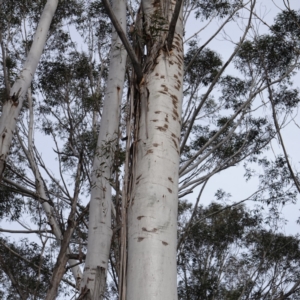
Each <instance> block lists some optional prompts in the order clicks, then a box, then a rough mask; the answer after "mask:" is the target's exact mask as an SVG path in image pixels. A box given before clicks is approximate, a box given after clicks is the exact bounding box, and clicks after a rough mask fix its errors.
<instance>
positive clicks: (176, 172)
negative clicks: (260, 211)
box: [0, 0, 299, 299]
mask: <svg viewBox="0 0 300 300" xmlns="http://www.w3.org/2000/svg"><path fill="white" fill-rule="evenodd" d="M18 3H19V2H18ZM20 3H21V4H22V3H23V2H22V1H20ZM26 3H27V2H26ZM6 4H7V3H6ZM41 4H42V3H39V4H38V5H37V4H35V3H27V4H26V5H28V7H29V8H32V11H35V9H37V11H40V6H39V5H41ZM125 4H126V3H125V1H123V0H114V1H112V6H111V5H110V4H109V3H108V1H103V2H100V1H94V0H90V1H85V2H84V3H82V2H81V1H75V0H74V1H71V2H68V3H66V1H61V2H59V4H58V8H57V12H56V14H55V15H54V19H53V22H54V23H53V26H52V27H50V31H49V35H48V42H47V44H46V47H45V55H44V56H43V57H42V59H41V62H40V66H39V68H38V70H37V74H36V76H35V78H34V81H33V84H31V89H29V90H28V91H27V90H26V94H27V97H26V98H25V102H24V106H23V108H22V110H21V113H20V116H19V123H18V130H17V132H16V134H15V135H14V137H13V143H12V145H11V151H10V156H9V157H8V159H7V167H6V170H5V173H4V175H3V179H2V183H1V186H0V189H1V195H0V197H2V199H3V201H1V202H0V204H1V205H2V207H3V208H5V210H4V211H3V215H1V217H2V218H7V219H9V220H12V221H13V220H16V221H17V222H19V224H21V225H22V226H23V227H24V230H21V231H19V232H22V233H23V234H25V232H27V233H31V234H33V233H37V234H38V238H39V242H40V243H41V244H42V245H44V247H45V250H41V249H39V250H38V249H37V248H36V249H37V250H36V251H37V252H40V256H39V257H40V261H39V262H40V264H41V265H42V264H43V263H44V261H45V260H44V257H45V256H44V255H46V254H45V253H51V255H50V257H51V262H50V263H49V264H48V265H47V264H45V265H44V269H43V268H41V267H40V269H39V270H40V272H41V270H42V269H43V270H45V272H46V269H48V271H47V276H45V280H46V281H47V282H48V283H49V289H48V291H45V290H42V291H41V292H40V294H38V292H36V296H33V297H36V298H39V297H40V298H41V297H46V299H55V297H56V296H57V295H58V293H59V292H60V291H62V289H63V288H62V287H65V286H66V285H69V286H70V287H71V288H74V290H71V293H75V292H76V286H77V289H78V286H79V280H77V279H80V278H78V276H77V275H75V277H76V278H75V280H77V282H76V284H74V283H72V282H71V281H72V279H71V278H69V277H68V276H69V274H68V272H69V270H70V267H71V268H72V267H76V268H77V270H79V268H78V266H79V265H81V264H83V263H85V266H84V276H83V280H82V282H81V288H80V289H79V291H77V292H76V293H78V294H77V296H78V298H79V299H99V298H100V299H103V298H109V297H112V296H111V295H112V294H111V295H110V296H109V295H108V294H107V293H108V292H109V291H111V292H116V294H118V295H119V298H120V299H158V298H161V299H177V287H176V286H177V280H176V274H177V272H176V257H177V256H178V257H180V255H181V254H182V252H181V249H182V247H183V246H184V245H185V244H184V243H185V241H186V240H187V239H188V238H189V234H190V232H191V230H192V229H193V226H192V225H193V224H194V222H195V220H197V219H199V218H200V216H199V214H198V208H197V205H198V203H199V201H200V199H201V195H202V193H203V190H204V189H205V187H206V184H207V182H208V180H209V179H210V178H212V177H213V176H214V175H215V174H218V173H220V172H222V171H223V170H226V169H228V168H231V167H235V166H236V165H238V164H241V163H243V164H244V165H245V167H246V176H247V178H250V177H251V175H252V173H253V171H252V170H251V168H253V167H252V166H253V165H254V166H257V165H261V166H262V167H263V170H264V174H263V175H262V176H261V177H260V183H259V186H258V189H257V191H255V192H254V194H253V195H251V196H250V197H249V198H248V199H252V200H265V202H266V203H267V204H268V203H270V204H273V205H272V209H273V211H274V212H276V205H275V204H276V203H284V202H287V201H296V198H297V191H296V190H295V188H296V187H295V185H294V184H293V182H294V181H293V178H292V177H290V173H289V168H288V160H287V159H286V157H284V158H278V159H277V160H276V161H275V162H274V163H272V162H269V161H268V160H267V159H264V158H263V155H264V153H265V151H267V150H268V145H269V143H270V141H272V140H273V139H274V138H276V136H277V134H278V131H279V130H278V127H279V129H281V127H283V126H285V124H286V123H285V122H288V121H289V120H290V119H291V117H292V114H293V112H294V111H295V109H296V108H297V105H298V102H299V95H298V91H297V90H296V89H293V88H292V87H291V80H292V75H293V72H295V71H296V70H297V68H298V66H299V65H298V56H299V47H298V40H297V38H296V37H295V36H293V35H292V32H293V31H294V30H296V26H294V23H293V20H294V19H295V18H294V17H295V16H296V17H297V18H298V15H299V14H298V13H297V12H294V11H293V12H292V13H293V14H295V16H294V15H293V18H291V17H290V16H291V11H285V12H283V13H282V14H280V15H279V16H278V17H277V19H275V24H274V26H273V27H271V26H270V28H269V29H270V30H269V31H268V33H265V34H264V35H259V32H257V31H256V30H255V27H254V24H253V22H252V20H253V16H256V18H257V19H258V17H259V16H258V15H257V11H256V10H255V7H256V6H255V5H256V1H254V0H252V1H248V2H247V1H246V2H242V1H237V0H230V1H229V0H228V1H213V2H212V1H210V2H208V1H186V2H182V1H149V0H143V1H141V3H129V2H128V3H127V5H125ZM2 5H3V3H2ZM35 5H37V6H38V8H37V7H36V6H35ZM16 7H17V6H16ZM26 7H27V6H26ZM10 8H11V11H12V12H14V13H15V14H16V15H17V16H18V14H20V15H21V16H23V15H22V13H23V14H24V13H25V15H26V13H27V12H26V11H23V10H22V9H20V11H17V9H15V10H14V9H13V7H10ZM30 11H31V10H30ZM29 15H30V14H29ZM30 16H31V18H33V20H34V22H33V24H32V23H31V20H32V19H31V18H27V19H26V20H27V21H26V22H25V23H23V25H24V27H23V28H25V29H26V30H27V29H28V28H32V27H34V24H36V14H34V13H32V14H31V15H30ZM190 16H194V17H195V18H196V20H199V23H201V24H205V25H204V28H202V29H201V30H204V29H205V28H206V25H207V24H210V23H212V22H214V21H217V22H218V27H217V29H215V31H214V32H213V33H212V34H211V37H210V38H208V39H207V41H204V42H203V43H201V44H200V42H199V35H200V34H201V33H197V32H196V34H195V35H193V36H192V37H190V38H188V37H186V36H184V31H185V26H186V25H187V21H188V19H189V17H190ZM240 16H243V17H242V18H240ZM245 16H246V18H245ZM257 16H258V17H257ZM55 18H56V19H55ZM9 20H10V22H12V20H13V19H9ZM244 20H246V21H244ZM8 23H9V22H8ZM206 23H207V24H206ZM9 24H11V23H9ZM230 24H238V25H239V27H240V28H241V32H240V35H241V36H240V37H239V38H237V39H236V41H235V42H234V47H233V49H232V53H231V54H230V55H229V57H228V58H227V60H225V61H223V59H224V57H222V56H221V55H220V54H219V53H217V52H216V51H214V50H212V49H210V48H209V47H208V45H209V44H210V42H212V41H213V40H214V39H215V38H216V37H217V36H220V33H221V32H222V30H226V28H227V26H228V25H230ZM283 24H284V25H285V26H286V27H287V28H289V30H290V32H291V34H290V35H283V34H282V33H281V32H279V29H278V28H284V26H283ZM292 25H293V26H294V27H293V26H292ZM3 28H4V27H3ZM11 28H13V26H12V25H11V27H9V28H8V29H7V28H6V29H5V28H4V29H3V30H2V31H1V33H2V37H3V38H2V41H3V42H2V43H1V46H2V49H6V50H5V52H4V53H9V54H10V57H12V59H5V55H3V54H2V63H3V72H2V74H1V75H0V76H1V80H2V82H1V89H2V91H3V93H2V94H1V95H5V87H6V86H8V84H7V83H6V82H7V78H8V79H9V81H14V79H15V78H14V77H16V75H15V74H17V73H18V72H17V70H18V67H19V66H20V65H21V60H22V58H23V57H25V55H26V47H28V46H29V45H30V44H31V41H30V40H27V39H24V43H23V44H19V43H18V42H17V41H16V40H15V39H12V38H11V37H10V35H9V34H11ZM276 28H277V29H276ZM25 29H24V30H25ZM22 30H23V29H22ZM22 30H21V27H20V25H19V23H18V24H17V25H16V28H15V31H16V32H17V33H18V34H19V35H20V36H22V34H25V36H26V32H23V31H22ZM201 30H200V32H201ZM276 30H277V31H276ZM27 36H30V34H29V35H28V34H27ZM74 36H75V37H76V38H74ZM76 39H77V40H76ZM78 42H82V44H80V45H79V47H81V49H80V50H79V48H78V45H76V44H77V43H78ZM183 43H185V45H186V51H185V52H184V51H183ZM24 46H25V48H24ZM5 47H6V48H5ZM127 55H128V57H127ZM15 62H17V63H15ZM5 63H6V65H5ZM229 65H231V66H234V67H235V69H236V70H237V72H238V73H237V74H238V75H235V76H233V75H231V74H230V73H229V71H228V66H229ZM225 72H226V73H225ZM124 78H125V84H124V83H123V81H124ZM28 88H29V86H28ZM270 91H271V94H272V96H271V100H270V101H269V100H266V99H264V97H263V96H264V92H268V93H269V94H270ZM2 98H3V99H4V100H5V99H6V98H5V97H3V96H2ZM268 101H269V102H268ZM4 102H5V101H4ZM267 107H270V108H271V107H273V111H272V115H276V116H277V117H278V118H279V119H280V120H283V121H284V122H281V123H280V122H279V124H278V126H277V127H274V125H273V122H271V121H270V118H268V116H267V114H266V113H265V112H263V113H261V111H262V110H263V109H265V110H267ZM2 116H4V114H2ZM14 122H15V121H14ZM44 141H45V142H44ZM45 145H46V146H45ZM52 150H53V151H52ZM43 153H44V154H43ZM50 157H55V158H56V162H54V160H51V159H50ZM53 170H54V172H52V171H53ZM296 176H297V173H296V172H295V174H294V177H296ZM282 179H284V180H282ZM198 189H200V193H199V195H198V197H197V199H196V204H195V207H194V211H193V212H192V213H191V215H190V219H189V220H188V222H187V223H185V224H184V226H183V227H180V228H179V229H180V230H179V231H177V206H178V198H185V197H186V196H187V195H189V194H191V193H193V192H194V191H196V190H198ZM224 195H225V194H224V193H223V192H222V191H218V197H219V198H222V197H223V196H224ZM87 199H90V202H88V200H87ZM12 200H13V201H15V203H16V205H15V206H12V205H11V202H12ZM42 207H44V209H45V210H46V213H47V212H48V217H49V210H48V209H47V207H48V208H50V211H51V216H50V218H47V215H46V216H45V214H44V212H43V210H42ZM26 213H28V214H30V215H31V225H32V226H35V227H36V226H37V227H38V229H31V228H29V226H28V225H26V224H25V223H24V221H23V219H22V216H25V215H26ZM48 223H50V224H52V227H53V226H54V228H51V227H49V226H48ZM2 231H3V232H5V231H6V232H7V233H10V234H11V233H14V232H15V233H17V232H18V230H17V231H14V230H4V229H3V230H2ZM59 232H60V233H61V234H59ZM53 234H54V235H55V236H56V238H58V240H60V241H61V242H60V243H57V239H55V240H54V242H52V239H53ZM57 235H60V236H59V237H58V236H57ZM177 238H178V241H177ZM1 245H2V246H1V247H6V248H5V249H7V250H8V251H9V253H10V255H12V256H13V255H14V256H18V255H19V258H20V257H22V256H24V255H23V252H22V248H21V247H18V245H14V244H12V243H11V242H10V241H8V240H3V241H2V243H1ZM3 249H4V248H3ZM46 249H47V250H46ZM24 258H25V257H24ZM68 259H72V260H73V262H71V264H69V266H68V267H66V263H67V261H68ZM74 259H76V261H74ZM27 260H28V261H29V262H28V263H30V260H31V258H28V259H27ZM23 266H25V265H23ZM31 266H38V262H37V263H36V264H34V265H33V264H31ZM3 270H4V269H3ZM5 271H6V272H5ZM107 272H109V273H110V275H109V276H108V278H110V280H109V284H108V286H107V290H106V291H105V280H106V278H107ZM10 273H11V272H10V269H8V268H7V269H5V270H4V273H3V274H4V275H3V276H6V278H8V280H9V281H10V282H11V285H10V287H9V288H10V289H11V290H14V291H16V293H19V294H22V288H23V285H20V284H18V282H17V284H16V283H15V281H16V279H15V278H14V277H11V276H10ZM77 274H78V273H77ZM50 275H51V276H50ZM61 279H63V281H61ZM17 280H18V279H17ZM41 280H42V279H41V277H39V278H38V282H41ZM23 282H24V281H23ZM60 282H61V285H60ZM34 284H37V283H34ZM28 291H30V292H29V293H27V294H28V295H29V296H27V298H28V297H31V295H32V293H34V291H38V289H37V288H36V287H34V288H31V289H29V288H28ZM27 294H26V295H27ZM20 297H21V296H20Z"/></svg>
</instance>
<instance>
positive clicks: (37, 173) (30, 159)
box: [17, 88, 82, 289]
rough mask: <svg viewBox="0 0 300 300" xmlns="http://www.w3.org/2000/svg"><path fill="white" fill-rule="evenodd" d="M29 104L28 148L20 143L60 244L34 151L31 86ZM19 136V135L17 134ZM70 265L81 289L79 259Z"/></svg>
mask: <svg viewBox="0 0 300 300" xmlns="http://www.w3.org/2000/svg"><path fill="white" fill-rule="evenodd" d="M28 104H29V124H28V128H29V129H28V149H26V147H25V145H24V144H23V142H22V140H21V138H19V143H20V145H21V147H22V149H23V151H24V153H25V155H26V157H27V159H28V163H29V166H30V168H31V170H32V172H33V174H34V177H35V183H36V191H37V194H38V195H39V196H40V197H41V198H42V199H47V200H48V202H43V204H42V206H43V209H44V212H45V214H46V216H47V220H48V223H49V225H50V227H51V229H52V232H53V234H54V235H55V237H56V239H57V241H58V243H59V244H60V243H61V241H62V240H63V235H62V232H61V229H60V227H59V225H58V222H57V220H56V218H55V216H54V212H53V208H52V207H51V206H50V204H49V202H50V199H49V197H48V195H47V193H46V190H45V185H44V181H43V178H42V176H41V173H40V171H39V169H38V165H37V163H36V161H35V157H34V153H33V147H34V145H33V124H34V120H33V103H32V94H31V88H29V89H28ZM17 136H18V137H19V135H17ZM66 251H67V252H66V254H69V253H70V251H69V248H67V250H66ZM68 262H69V265H70V266H73V265H74V267H72V268H71V270H72V273H73V276H74V279H75V282H76V287H77V288H78V289H79V287H80V282H81V278H82V271H81V269H80V267H79V266H78V265H76V264H77V261H76V260H74V259H69V260H68Z"/></svg>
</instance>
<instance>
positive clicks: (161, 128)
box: [156, 126, 167, 132]
mask: <svg viewBox="0 0 300 300" xmlns="http://www.w3.org/2000/svg"><path fill="white" fill-rule="evenodd" d="M156 129H158V130H159V131H163V132H165V131H167V129H166V128H165V127H162V126H157V127H156Z"/></svg>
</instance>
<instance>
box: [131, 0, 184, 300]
mask: <svg viewBox="0 0 300 300" xmlns="http://www.w3.org/2000/svg"><path fill="white" fill-rule="evenodd" d="M157 3H158V4H157ZM160 3H162V6H160ZM175 3H176V2H175V1H163V2H159V1H152V0H144V1H142V5H143V12H144V20H145V22H144V24H145V25H144V31H145V32H146V35H147V34H148V35H149V36H150V38H151V37H154V31H156V32H157V33H158V32H159V31H161V36H160V39H157V40H153V41H150V42H148V43H147V55H148V60H147V59H146V64H145V67H144V70H145V73H144V77H143V80H142V82H141V84H140V93H138V95H139V99H136V101H141V104H140V107H141V116H140V118H139V126H138V129H137V130H138V137H137V140H136V141H135V143H134V144H135V145H136V146H135V154H134V155H135V157H134V158H133V161H134V169H133V182H132V192H131V200H130V207H129V208H128V263H127V297H126V299H128V300H140V299H145V300H150V299H153V300H154V299H155V300H158V299H162V300H165V299H168V300H174V299H177V278H176V275H177V272H176V242H177V205H178V168H179V141H180V129H181V103H182V81H183V43H182V36H183V25H182V10H181V12H180V14H179V18H178V21H177V25H176V28H175V35H174V39H173V43H172V47H171V49H167V47H166V42H165V41H166V38H167V37H166V34H167V33H164V32H165V29H164V28H160V27H155V26H157V25H155V23H154V22H155V19H158V18H159V17H162V19H165V20H168V22H167V23H168V24H169V22H170V20H171V17H172V15H173V11H174V6H175ZM159 6H160V7H159Z"/></svg>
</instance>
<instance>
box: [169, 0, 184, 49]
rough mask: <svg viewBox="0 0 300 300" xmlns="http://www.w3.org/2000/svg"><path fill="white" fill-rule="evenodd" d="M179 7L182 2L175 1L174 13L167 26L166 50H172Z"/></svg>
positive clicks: (179, 0) (180, 0)
mask: <svg viewBox="0 0 300 300" xmlns="http://www.w3.org/2000/svg"><path fill="white" fill-rule="evenodd" d="M181 5H182V0H177V1H176V4H175V9H174V13H173V16H172V19H171V22H170V26H169V34H168V37H167V47H168V50H171V48H172V43H173V39H174V33H175V28H176V23H177V20H178V17H179V13H180V9H181Z"/></svg>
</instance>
